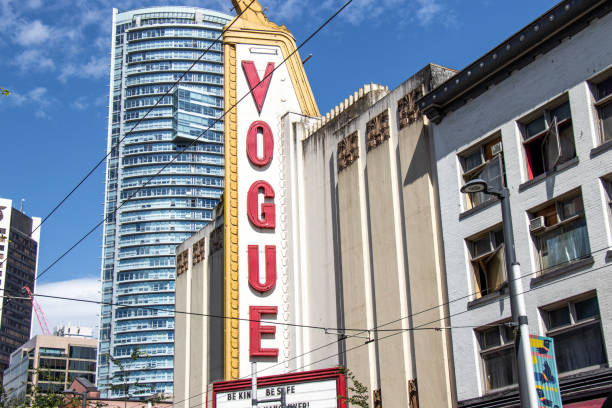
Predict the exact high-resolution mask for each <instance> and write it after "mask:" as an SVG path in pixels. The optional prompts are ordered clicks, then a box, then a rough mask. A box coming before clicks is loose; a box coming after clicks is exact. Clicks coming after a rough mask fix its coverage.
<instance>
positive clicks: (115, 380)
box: [106, 347, 164, 404]
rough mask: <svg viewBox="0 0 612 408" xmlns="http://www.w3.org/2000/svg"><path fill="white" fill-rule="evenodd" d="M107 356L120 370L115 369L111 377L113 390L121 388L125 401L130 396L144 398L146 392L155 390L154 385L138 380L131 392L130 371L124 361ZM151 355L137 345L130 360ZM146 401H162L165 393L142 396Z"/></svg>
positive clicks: (153, 402) (133, 384)
mask: <svg viewBox="0 0 612 408" xmlns="http://www.w3.org/2000/svg"><path fill="white" fill-rule="evenodd" d="M106 357H107V358H108V359H109V360H110V362H111V363H113V365H115V366H116V367H117V368H118V370H116V371H115V373H114V374H113V376H112V378H111V386H110V388H111V390H113V391H114V390H119V391H122V393H123V396H124V399H125V401H126V402H127V400H128V399H129V397H133V398H142V397H143V396H144V394H149V393H152V392H153V391H154V388H153V385H147V384H140V383H139V382H138V381H136V382H135V383H132V384H131V386H132V388H135V390H134V391H133V392H132V393H131V394H130V384H128V379H129V372H127V370H126V368H125V365H124V361H123V360H121V359H118V358H114V357H113V356H111V355H110V354H106ZM149 357H150V356H149V355H148V354H146V353H143V352H141V351H140V350H139V349H138V347H135V348H134V350H133V351H132V354H130V359H129V361H138V360H139V359H142V358H149ZM142 399H143V400H145V401H150V402H151V403H152V404H155V403H158V402H161V401H163V400H164V395H153V396H150V397H147V398H142Z"/></svg>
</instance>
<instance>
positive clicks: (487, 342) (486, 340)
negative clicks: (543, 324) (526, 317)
mask: <svg viewBox="0 0 612 408" xmlns="http://www.w3.org/2000/svg"><path fill="white" fill-rule="evenodd" d="M476 337H477V338H478V343H479V346H480V358H481V361H482V368H483V374H484V375H483V377H484V382H485V384H484V385H485V389H486V391H493V390H496V389H499V388H504V387H509V386H512V385H515V384H516V383H517V379H518V376H517V368H516V354H515V351H514V331H513V330H512V328H511V327H509V326H507V325H505V324H503V323H500V324H498V325H492V326H489V327H486V328H482V329H478V330H476Z"/></svg>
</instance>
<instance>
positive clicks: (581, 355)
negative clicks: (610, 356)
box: [553, 324, 606, 373]
mask: <svg viewBox="0 0 612 408" xmlns="http://www.w3.org/2000/svg"><path fill="white" fill-rule="evenodd" d="M553 338H554V340H555V354H556V357H557V368H558V370H559V373H564V372H567V371H573V370H578V369H580V368H585V367H591V366H596V365H600V364H604V363H605V362H606V354H605V351H604V345H603V340H602V337H601V327H600V325H599V324H594V325H591V326H588V327H586V328H585V327H582V328H578V329H576V330H572V331H569V332H565V333H561V334H558V335H556V336H553Z"/></svg>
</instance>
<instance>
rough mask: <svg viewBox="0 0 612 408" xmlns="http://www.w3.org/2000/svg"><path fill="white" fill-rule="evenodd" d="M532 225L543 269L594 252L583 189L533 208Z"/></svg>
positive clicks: (544, 270)
mask: <svg viewBox="0 0 612 408" xmlns="http://www.w3.org/2000/svg"><path fill="white" fill-rule="evenodd" d="M529 229H530V231H531V236H532V237H533V240H534V243H535V245H536V248H537V251H538V255H539V261H540V268H541V269H542V272H546V269H549V268H552V267H555V266H560V265H562V264H564V263H567V262H570V261H573V260H577V259H580V258H586V257H588V256H589V255H590V254H591V247H590V245H589V237H588V233H587V226H586V220H585V217H584V207H583V204H582V196H581V195H580V194H579V193H578V194H573V195H569V196H566V197H564V198H559V199H555V200H552V201H550V202H548V203H546V204H545V205H543V206H542V207H540V208H538V209H537V210H534V211H531V212H530V222H529Z"/></svg>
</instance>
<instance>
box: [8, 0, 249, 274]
mask: <svg viewBox="0 0 612 408" xmlns="http://www.w3.org/2000/svg"><path fill="white" fill-rule="evenodd" d="M254 2H255V0H252V1H251V2H250V3H249V5H248V6H247V7H246V8H245V9H244V10H242V11H241V12H240V13H239V14H238V15H237V16H236V18H234V20H233V21H232V22H231V23H230V24H229V25H228V26H226V27H224V28H223V29H222V30H221V34H219V35H218V36H217V38H215V40H214V41H213V42H212V43H210V45H209V46H208V48H206V49H205V50H204V51H203V52H202V54H200V56H199V57H198V58H197V59H196V60H194V61H193V63H192V64H191V65H190V66H189V68H187V70H186V71H185V72H183V73H182V74H181V76H180V77H179V78H178V79H177V80H176V81H174V82H173V83H172V85H171V86H170V87H169V88H168V90H167V91H166V92H165V93H164V94H163V95H162V96H160V97H159V99H157V101H156V102H155V103H154V104H153V105H152V106H151V107H150V108H149V110H147V111H146V112H145V114H144V115H143V116H142V117H141V118H139V119H138V120H137V121H136V123H135V124H134V126H133V127H132V128H131V129H130V130H129V131H128V132H126V133H124V135H123V137H122V138H121V139H119V140H118V141H117V143H116V144H115V145H112V146H111V148H110V150H109V151H108V153H106V155H105V156H104V157H102V158H101V159H100V160H99V161H98V162H97V163H96V164H95V165H94V166H93V167H92V168H91V169H90V170H89V171H88V172H87V174H85V176H84V177H83V178H82V179H81V180H80V181H79V182H78V183H77V184H76V185H75V186H74V187H73V188H72V190H70V192H69V193H68V194H66V195H65V196H64V198H62V199H61V200H60V202H59V203H58V204H57V205H56V206H55V207H54V208H53V209H52V210H51V212H49V213H48V214H47V215H46V216H45V217H44V218H43V219H42V220H41V221H40V223H39V224H38V225H37V226H36V228H34V229H33V230H32V231H31V232H30V234H29V236H30V237H31V236H32V234H33V233H34V232H36V231H37V230H38V229H39V228H40V227H41V226H42V224H44V223H45V221H47V220H48V219H49V217H51V216H52V215H53V214H54V213H55V211H57V209H59V208H60V207H61V206H62V205H63V204H64V202H66V200H68V198H69V197H70V196H71V195H72V194H73V193H74V192H75V191H76V190H77V189H78V188H79V187H80V186H81V185H82V184H83V183H84V182H85V181H86V180H87V179H88V178H89V177H90V176H91V175H92V174H93V173H94V171H96V169H97V168H98V167H100V165H101V164H102V163H104V161H105V160H106V159H108V157H109V156H110V155H111V154H112V153H113V151H114V150H115V149H117V148H118V147H119V144H121V142H123V141H124V140H125V138H126V137H128V136H129V135H131V134H132V132H134V129H136V127H138V125H140V123H141V122H142V121H143V120H144V119H146V117H147V116H148V115H149V113H151V111H153V109H155V108H156V107H157V105H159V103H160V102H161V101H162V100H163V99H164V98H165V97H166V96H168V95H169V94H170V92H171V91H172V90H174V87H175V86H177V85H178V84H179V82H180V81H181V80H182V79H183V78H184V77H185V75H187V74H188V73H189V72H190V71H191V70H192V69H193V67H195V66H196V64H197V63H198V62H200V61H201V60H202V58H204V55H206V53H207V52H208V51H210V50H211V48H212V47H213V46H214V45H215V44H216V43H217V42H218V41H219V40H220V39H221V38H223V34H224V33H225V32H226V31H227V30H228V29H229V28H230V27H231V26H232V25H234V23H235V22H236V21H237V20H238V18H239V17H240V16H241V15H242V14H243V13H244V12H245V11H247V10H248V9H249V8H250V7H251V4H253V3H254ZM5 261H6V259H5V260H3V261H2V262H0V266H2V264H3V263H4V262H5Z"/></svg>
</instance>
